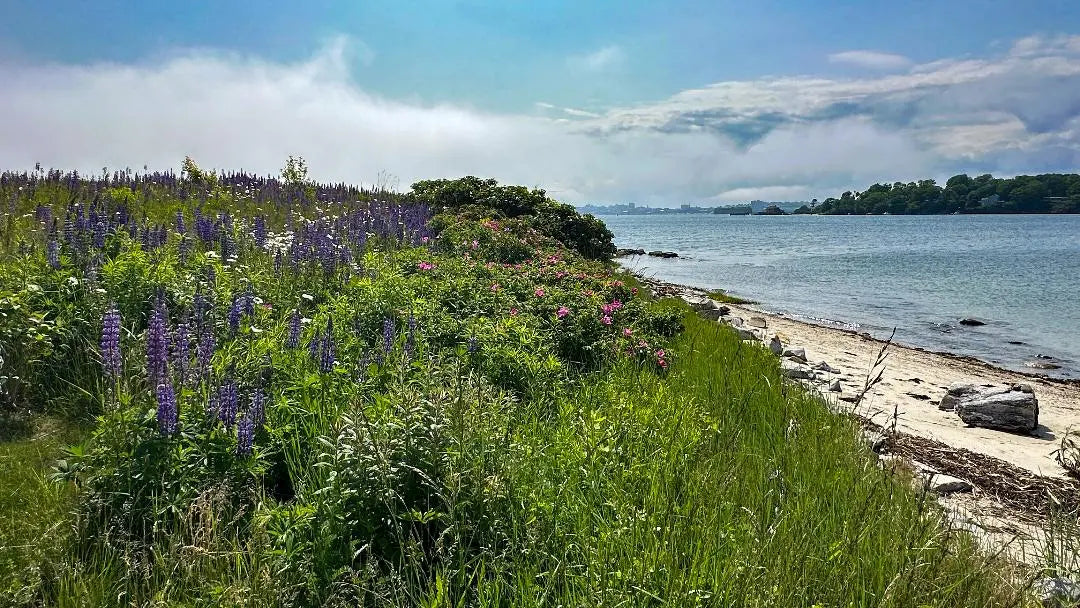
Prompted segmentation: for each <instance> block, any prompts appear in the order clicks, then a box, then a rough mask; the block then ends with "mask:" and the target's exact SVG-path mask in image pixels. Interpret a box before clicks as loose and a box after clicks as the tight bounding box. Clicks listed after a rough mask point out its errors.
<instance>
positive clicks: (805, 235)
mask: <svg viewBox="0 0 1080 608" xmlns="http://www.w3.org/2000/svg"><path fill="white" fill-rule="evenodd" d="M600 219H602V220H603V221H604V223H606V224H607V226H608V228H610V229H611V231H612V232H613V233H614V234H615V242H616V244H617V246H619V247H632V248H639V247H640V248H643V249H645V250H647V251H651V250H654V249H663V250H669V251H675V252H677V253H678V254H679V256H680V257H679V258H676V259H671V260H664V259H659V258H653V257H647V256H633V257H628V258H621V259H620V261H621V262H622V263H623V265H624V266H626V267H628V268H630V269H632V270H636V271H638V272H641V273H643V274H646V275H649V276H653V277H655V278H657V279H661V280H666V281H671V282H674V283H682V284H686V285H694V286H698V287H705V288H710V289H713V288H718V289H724V290H726V291H727V292H729V293H731V294H734V295H738V296H742V297H746V298H749V299H752V300H755V301H757V302H759V306H760V307H761V308H762V309H765V310H771V311H776V312H783V313H786V314H788V315H791V316H793V317H796V318H803V319H807V320H812V321H816V322H818V323H823V324H830V325H837V326H842V327H847V328H849V329H855V330H858V331H866V332H869V333H871V334H872V335H874V336H877V337H887V336H888V335H889V333H890V332H891V331H892V329H893V328H896V341H897V342H901V343H903V344H909V345H912V346H919V347H922V348H927V349H930V350H937V351H948V352H952V353H957V354H962V355H971V356H974V357H978V358H980V359H982V360H984V361H988V362H991V363H994V364H995V365H999V366H1002V367H1007V368H1011V369H1017V370H1022V371H1028V372H1039V373H1046V374H1047V375H1050V376H1054V377H1063V378H1080V216H1077V215H1073V216H1051V215H954V216H782V217H780V216H776V217H773V216H728V215H712V214H708V215H706V214H702V215H667V216H602V217H601V218H600ZM965 317H975V318H977V319H980V320H982V321H984V322H986V325H984V326H981V327H967V326H962V325H960V324H959V320H960V319H962V318H965ZM1010 342H1021V343H1022V344H1011V343H1010ZM1047 357H1050V358H1047ZM1030 362H1044V363H1046V362H1049V363H1053V364H1056V365H1060V366H1061V369H1057V370H1037V369H1033V368H1031V367H1029V366H1028V364H1029V363H1030Z"/></svg>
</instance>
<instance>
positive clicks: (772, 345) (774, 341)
mask: <svg viewBox="0 0 1080 608" xmlns="http://www.w3.org/2000/svg"><path fill="white" fill-rule="evenodd" d="M769 350H771V351H772V354H774V355H776V356H777V357H779V356H780V355H782V354H783V353H784V345H783V343H781V342H780V338H779V337H777V336H773V337H772V338H770V339H769Z"/></svg>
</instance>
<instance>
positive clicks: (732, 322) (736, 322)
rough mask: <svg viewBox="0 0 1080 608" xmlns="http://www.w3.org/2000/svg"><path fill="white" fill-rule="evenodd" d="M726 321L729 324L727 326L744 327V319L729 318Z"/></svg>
mask: <svg viewBox="0 0 1080 608" xmlns="http://www.w3.org/2000/svg"><path fill="white" fill-rule="evenodd" d="M724 321H725V322H727V324H728V325H730V326H732V327H742V326H743V320H742V317H727V318H725V319H724Z"/></svg>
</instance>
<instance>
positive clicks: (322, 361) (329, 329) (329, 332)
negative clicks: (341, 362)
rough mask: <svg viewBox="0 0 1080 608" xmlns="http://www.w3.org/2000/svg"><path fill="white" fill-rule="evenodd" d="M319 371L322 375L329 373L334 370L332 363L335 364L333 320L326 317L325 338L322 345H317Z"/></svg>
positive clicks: (335, 350) (335, 349)
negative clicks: (318, 347)
mask: <svg viewBox="0 0 1080 608" xmlns="http://www.w3.org/2000/svg"><path fill="white" fill-rule="evenodd" d="M319 346H320V347H321V348H320V349H319V371H321V372H322V373H324V374H326V373H330V372H331V371H333V369H334V363H335V362H336V361H335V359H336V356H337V348H336V346H335V345H334V318H333V317H327V319H326V337H325V338H323V341H322V344H320V345H319Z"/></svg>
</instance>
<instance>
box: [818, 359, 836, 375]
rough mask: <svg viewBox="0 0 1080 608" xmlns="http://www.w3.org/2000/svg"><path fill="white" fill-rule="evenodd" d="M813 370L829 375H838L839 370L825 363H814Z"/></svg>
mask: <svg viewBox="0 0 1080 608" xmlns="http://www.w3.org/2000/svg"><path fill="white" fill-rule="evenodd" d="M813 368H814V369H816V370H818V371H822V372H826V373H829V374H839V373H840V370H838V369H836V368H835V367H833V366H831V365H829V363H828V362H827V361H818V362H817V363H815V364H814V365H813Z"/></svg>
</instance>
